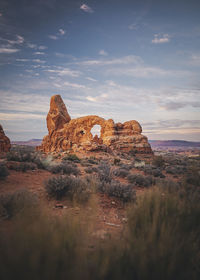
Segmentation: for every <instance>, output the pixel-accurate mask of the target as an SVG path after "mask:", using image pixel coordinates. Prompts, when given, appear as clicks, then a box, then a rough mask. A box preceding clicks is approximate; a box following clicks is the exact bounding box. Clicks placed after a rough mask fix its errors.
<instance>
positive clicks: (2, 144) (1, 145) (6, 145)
mask: <svg viewBox="0 0 200 280" xmlns="http://www.w3.org/2000/svg"><path fill="white" fill-rule="evenodd" d="M10 148H11V144H10V139H9V138H8V137H7V136H6V135H5V133H4V131H3V127H2V126H1V125H0V153H1V152H9V151H10Z"/></svg>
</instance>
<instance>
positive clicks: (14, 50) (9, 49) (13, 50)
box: [0, 47, 19, 54]
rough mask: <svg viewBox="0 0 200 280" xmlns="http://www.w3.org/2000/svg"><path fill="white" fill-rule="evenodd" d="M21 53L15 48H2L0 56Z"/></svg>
mask: <svg viewBox="0 0 200 280" xmlns="http://www.w3.org/2000/svg"><path fill="white" fill-rule="evenodd" d="M16 52H19V49H14V48H10V47H3V48H0V54H1V53H2V54H12V53H16Z"/></svg>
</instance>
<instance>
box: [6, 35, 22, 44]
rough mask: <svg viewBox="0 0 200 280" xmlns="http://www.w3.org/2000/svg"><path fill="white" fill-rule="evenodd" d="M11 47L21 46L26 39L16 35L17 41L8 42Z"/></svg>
mask: <svg viewBox="0 0 200 280" xmlns="http://www.w3.org/2000/svg"><path fill="white" fill-rule="evenodd" d="M5 40H6V39H5ZM6 41H7V42H8V43H9V44H10V45H21V44H23V43H24V37H22V36H20V35H16V40H6Z"/></svg>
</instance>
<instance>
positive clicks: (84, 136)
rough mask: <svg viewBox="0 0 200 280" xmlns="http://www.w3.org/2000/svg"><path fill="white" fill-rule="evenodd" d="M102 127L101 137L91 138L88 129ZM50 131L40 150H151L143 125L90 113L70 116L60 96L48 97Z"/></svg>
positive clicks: (141, 151) (150, 151)
mask: <svg viewBox="0 0 200 280" xmlns="http://www.w3.org/2000/svg"><path fill="white" fill-rule="evenodd" d="M94 125H100V126H101V134H100V137H98V136H97V135H95V136H94V137H93V135H92V133H91V129H92V128H93V126H94ZM47 128H48V132H49V134H48V135H47V136H45V137H44V139H43V141H42V144H41V146H38V147H37V149H38V150H41V151H43V152H54V151H56V152H60V151H72V152H78V151H86V152H87V151H98V150H104V151H112V150H113V151H114V150H118V151H122V152H129V151H130V150H133V151H136V152H140V153H152V150H151V146H150V145H149V143H148V140H147V137H145V136H143V135H142V134H141V132H142V128H141V126H140V124H139V123H138V122H137V121H133V120H132V121H127V122H125V123H114V121H113V120H112V119H109V120H105V119H103V118H101V117H98V116H95V115H92V116H86V117H81V118H77V119H71V118H70V116H69V114H68V112H67V109H66V107H65V105H64V103H63V101H62V98H61V97H60V95H54V96H52V97H51V103H50V110H49V113H48V115H47Z"/></svg>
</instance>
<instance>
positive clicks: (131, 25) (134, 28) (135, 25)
mask: <svg viewBox="0 0 200 280" xmlns="http://www.w3.org/2000/svg"><path fill="white" fill-rule="evenodd" d="M128 29H130V30H137V29H138V24H137V23H132V24H130V25H129V26H128Z"/></svg>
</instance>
